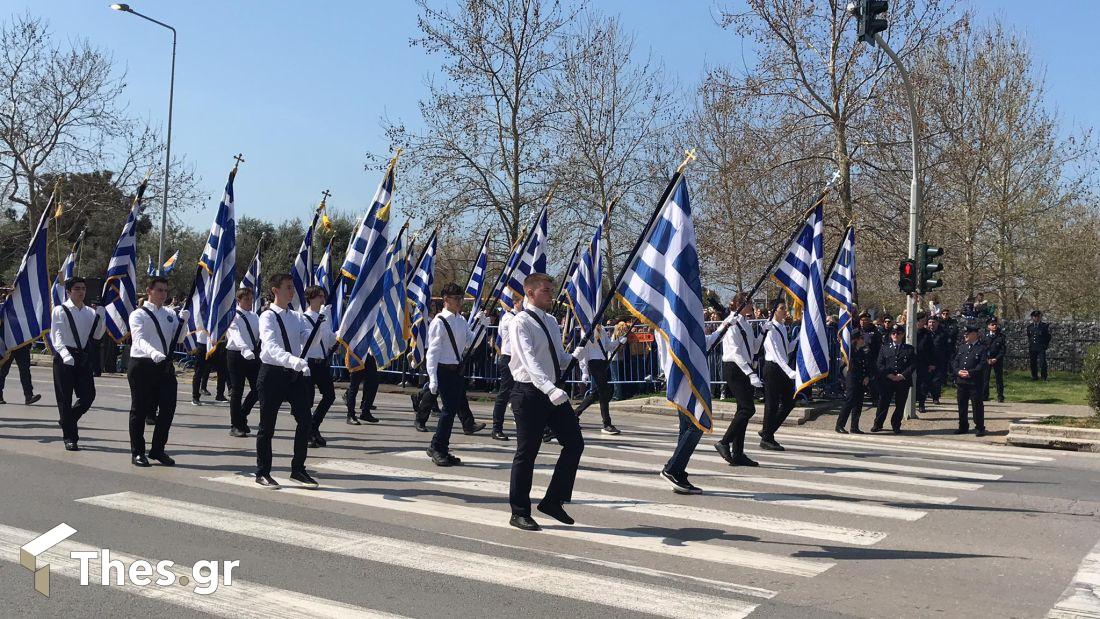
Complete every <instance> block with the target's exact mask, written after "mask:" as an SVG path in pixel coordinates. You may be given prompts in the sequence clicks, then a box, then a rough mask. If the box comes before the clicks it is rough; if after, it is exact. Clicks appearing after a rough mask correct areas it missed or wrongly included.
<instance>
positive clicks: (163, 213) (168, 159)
mask: <svg viewBox="0 0 1100 619" xmlns="http://www.w3.org/2000/svg"><path fill="white" fill-rule="evenodd" d="M111 9H112V10H115V11H121V12H123V13H129V14H131V15H136V16H138V17H140V18H142V19H144V20H146V21H151V22H153V23H154V24H156V25H158V26H163V27H165V28H167V29H169V30H171V31H172V77H171V79H170V80H169V82H168V141H167V142H166V144H165V148H164V150H165V152H164V202H163V204H162V205H161V208H160V246H159V249H158V250H157V275H164V272H163V271H164V230H165V225H166V224H167V222H168V170H169V168H170V166H171V165H172V99H173V98H174V96H175V91H176V29H175V28H173V27H171V26H169V25H168V24H166V23H164V22H162V21H157V20H155V19H153V18H152V17H149V16H148V15H142V14H141V13H138V12H137V11H135V10H134V9H132V8H130V5H129V4H112V5H111Z"/></svg>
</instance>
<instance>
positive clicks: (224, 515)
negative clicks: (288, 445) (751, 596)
mask: <svg viewBox="0 0 1100 619" xmlns="http://www.w3.org/2000/svg"><path fill="white" fill-rule="evenodd" d="M245 481H246V482H247V483H249V484H251V483H252V482H251V481H249V480H245ZM79 501H80V502H81V503H85V504H89V505H96V506H99V507H104V508H107V509H113V510H116V511H120V512H123V513H126V514H128V515H140V516H146V517H150V518H158V519H161V520H167V521H170V522H177V523H181V524H187V525H191V526H197V527H202V528H206V529H211V530H215V531H222V532H227V533H233V534H237V535H242V536H246V537H251V538H256V539H261V540H264V541H271V540H272V538H271V532H273V531H276V532H278V535H277V536H276V537H275V538H274V541H277V542H279V543H281V544H286V545H290V546H295V547H299V548H308V549H311V550H317V551H321V552H328V553H333V554H339V555H344V556H348V557H353V558H356V559H362V560H365V561H372V562H376V563H382V564H385V565H391V566H397V567H402V568H410V569H415V570H420V571H425V572H431V573H435V574H443V575H447V576H455V577H459V578H466V579H470V580H476V581H479V582H484V583H490V584H494V585H500V586H504V587H511V588H515V589H522V590H526V591H533V592H537V593H543V594H546V595H555V596H562V597H565V598H569V599H577V600H582V601H586V602H592V603H594V604H601V605H605V606H611V607H614V608H619V609H623V610H628V611H633V612H640V613H649V614H654V615H658V616H663V617H685V618H692V617H704V616H706V617H745V616H747V615H748V614H749V613H751V612H752V611H753V610H754V609H755V608H756V606H757V604H756V603H753V602H747V601H743V600H739V599H735V598H729V597H718V596H712V595H706V594H700V593H694V592H693V593H691V594H690V595H685V594H684V592H683V591H681V590H678V589H672V588H666V587H661V586H654V585H648V584H641V583H637V582H633V581H629V580H625V579H620V578H613V577H607V576H600V575H598V574H591V573H586V572H580V571H575V570H569V569H562V568H559V567H540V566H539V565H537V564H535V563H531V562H522V561H515V560H511V559H506V558H501V557H494V556H492V555H488V554H481V553H473V552H466V551H461V550H456V549H452V548H447V547H444V546H433V545H429V544H423V543H418V542H412V541H409V540H403V539H395V538H387V537H382V536H378V535H371V534H367V533H361V532H358V531H348V530H343V529H336V528H332V527H324V526H318V525H312V524H309V523H305V522H296V521H291V520H286V519H283V518H275V517H270V516H261V515H257V514H252V513H248V512H242V511H237V510H231V509H223V508H219V507H213V506H210V505H204V504H200V503H192V502H187V501H178V500H175V499H168V498H163V497H158V496H151V495H146V494H140V493H136V492H121V493H118V494H108V495H101V496H94V497H88V498H84V499H79ZM16 554H17V553H16ZM756 591H757V592H759V594H761V595H760V597H765V598H767V597H771V596H772V595H774V592H771V591H767V590H763V589H757V590H756Z"/></svg>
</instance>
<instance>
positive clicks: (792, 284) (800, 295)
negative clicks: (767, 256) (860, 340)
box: [772, 199, 829, 393]
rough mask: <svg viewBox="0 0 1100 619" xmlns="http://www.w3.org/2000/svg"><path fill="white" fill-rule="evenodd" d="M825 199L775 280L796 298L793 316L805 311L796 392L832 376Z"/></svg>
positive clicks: (797, 354)
mask: <svg viewBox="0 0 1100 619" xmlns="http://www.w3.org/2000/svg"><path fill="white" fill-rule="evenodd" d="M823 204H824V199H821V200H818V201H817V204H815V205H814V207H813V208H811V209H810V211H809V213H807V215H806V223H805V224H804V225H803V226H802V230H801V231H800V232H799V233H798V234H797V235H796V236H795V238H794V241H793V242H791V246H790V248H789V249H788V250H787V254H786V255H785V256H784V257H783V260H782V261H780V263H779V266H778V267H777V268H776V270H775V273H773V274H772V279H774V280H775V281H776V283H778V284H779V285H780V286H781V287H782V288H783V289H784V290H786V291H787V294H788V295H790V296H791V298H793V299H794V311H793V312H792V314H793V315H795V316H797V315H798V314H799V313H801V314H802V325H801V327H800V328H799V330H798V350H797V351H796V352H795V371H796V372H797V373H798V377H797V380H796V381H795V390H796V391H795V392H796V393H797V392H798V391H802V390H803V389H805V388H806V387H809V386H810V385H812V384H814V383H815V382H817V381H819V380H821V379H822V378H825V377H826V376H828V375H829V341H828V337H827V335H826V334H825V286H824V282H823V277H822V271H823V267H822V253H823V252H824V249H823V248H824V243H825V241H824V238H825V223H824V221H823V217H822V211H823Z"/></svg>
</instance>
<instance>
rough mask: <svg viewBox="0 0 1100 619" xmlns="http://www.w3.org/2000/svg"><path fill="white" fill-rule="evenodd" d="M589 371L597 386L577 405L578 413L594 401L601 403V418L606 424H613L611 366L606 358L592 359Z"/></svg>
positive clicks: (589, 363)
mask: <svg viewBox="0 0 1100 619" xmlns="http://www.w3.org/2000/svg"><path fill="white" fill-rule="evenodd" d="M588 373H589V374H591V375H592V380H593V381H595V383H596V388H595V389H593V390H591V391H589V392H588V393H586V394H585V396H584V399H582V400H581V402H580V404H578V405H577V409H576V414H577V415H580V414H581V413H582V412H584V409H586V408H588V407H589V406H591V405H592V403H593V402H596V401H599V403H600V419H602V420H603V425H604V426H609V425H611V407H610V404H611V366H610V365H608V363H607V360H606V359H592V360H591V361H589V362H588Z"/></svg>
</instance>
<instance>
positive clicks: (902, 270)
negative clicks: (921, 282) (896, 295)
mask: <svg viewBox="0 0 1100 619" xmlns="http://www.w3.org/2000/svg"><path fill="white" fill-rule="evenodd" d="M898 288H899V289H900V290H901V291H902V293H903V294H907V295H909V294H913V293H914V292H916V291H917V265H916V263H915V262H913V261H912V260H902V261H901V263H900V264H898Z"/></svg>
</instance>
